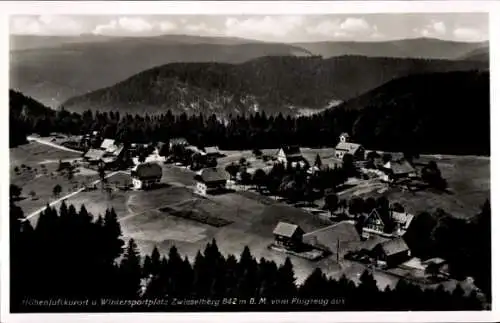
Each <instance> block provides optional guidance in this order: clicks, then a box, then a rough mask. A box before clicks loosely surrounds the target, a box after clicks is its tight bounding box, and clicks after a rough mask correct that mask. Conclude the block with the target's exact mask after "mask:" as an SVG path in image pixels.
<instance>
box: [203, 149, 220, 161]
mask: <svg viewBox="0 0 500 323" xmlns="http://www.w3.org/2000/svg"><path fill="white" fill-rule="evenodd" d="M203 150H204V151H205V156H206V157H207V158H215V157H218V156H219V154H220V153H219V147H217V146H211V147H205V148H204V149H203Z"/></svg>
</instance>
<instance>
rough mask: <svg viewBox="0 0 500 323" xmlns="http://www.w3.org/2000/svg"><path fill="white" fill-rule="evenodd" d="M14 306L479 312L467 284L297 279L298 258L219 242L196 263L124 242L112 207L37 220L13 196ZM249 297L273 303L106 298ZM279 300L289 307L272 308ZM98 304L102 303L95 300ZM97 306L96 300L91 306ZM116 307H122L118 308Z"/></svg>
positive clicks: (66, 209) (65, 211) (51, 211)
mask: <svg viewBox="0 0 500 323" xmlns="http://www.w3.org/2000/svg"><path fill="white" fill-rule="evenodd" d="M10 232H11V234H10V248H11V263H10V264H11V270H10V273H11V277H10V279H11V310H12V311H13V312H44V311H50V312H68V311H70V312H71V311H75V312H85V311H90V312H98V311H105V312H110V311H141V312H143V311H175V310H179V311H193V310H200V311H210V310H213V311H233V310H237V311H241V310H245V311H248V310H264V311H267V310H271V311H279V310H346V311H347V310H350V311H352V310H479V309H481V308H482V304H481V302H480V300H479V299H478V297H477V294H476V293H475V292H472V293H470V294H469V295H465V292H464V290H463V289H462V288H461V287H459V286H458V287H457V288H456V289H455V290H454V291H453V292H451V293H450V292H447V291H445V290H444V289H443V287H442V286H441V287H438V288H437V289H425V290H423V289H421V288H420V287H418V286H416V285H413V284H410V283H407V282H405V281H404V280H400V281H399V282H398V283H397V285H396V286H395V287H394V288H393V289H391V288H389V287H388V288H386V289H385V290H379V288H378V287H377V284H376V281H375V279H374V277H373V275H372V274H371V273H370V271H368V270H367V271H365V272H364V273H363V274H362V275H361V278H360V282H359V283H355V282H353V281H351V280H349V279H347V278H346V277H345V276H343V277H341V278H339V279H333V278H329V277H327V276H326V275H325V274H324V273H322V272H321V270H319V269H316V270H315V271H313V272H312V274H310V275H309V276H308V277H307V279H306V280H305V281H304V282H303V283H297V281H296V277H295V273H294V268H293V265H292V263H291V261H290V259H288V258H287V259H286V261H285V262H284V263H283V264H281V265H278V264H276V263H275V262H274V261H269V260H266V259H259V260H257V259H255V258H254V257H253V256H252V254H251V252H250V249H249V248H248V247H245V248H244V250H243V251H242V253H241V254H240V255H239V256H238V257H237V256H235V255H228V256H223V255H222V254H221V252H220V251H219V248H218V246H217V243H216V241H215V240H212V241H211V242H209V243H208V244H207V245H206V248H205V249H204V250H203V252H201V251H200V252H198V253H197V255H196V257H195V259H194V261H190V260H189V259H188V258H187V257H184V258H183V257H182V256H181V255H180V254H179V252H178V250H177V248H176V247H175V246H173V247H171V248H170V250H169V253H168V255H163V256H162V255H161V254H160V252H159V251H158V249H157V248H154V249H153V251H152V252H151V253H150V254H148V255H146V256H145V257H141V256H140V254H139V251H138V248H137V245H136V243H135V241H134V240H133V239H129V240H128V241H125V240H124V238H123V237H122V234H121V227H120V224H119V222H118V219H117V215H116V213H115V211H114V210H113V209H110V210H107V211H106V212H105V214H104V215H103V216H98V217H96V218H94V217H92V215H91V214H89V213H88V211H87V210H86V208H85V206H83V205H82V206H81V207H80V209H79V210H77V209H76V208H75V207H74V206H73V205H69V206H68V205H66V204H65V203H64V202H63V203H62V204H61V206H60V208H59V210H56V209H55V208H53V207H50V206H47V208H46V209H45V210H44V211H43V212H42V213H41V214H40V216H39V219H38V222H37V223H36V225H35V226H32V225H31V223H30V221H26V220H25V218H24V214H23V211H22V209H21V208H20V207H19V206H17V205H16V204H15V203H14V201H11V205H10ZM293 297H298V298H304V299H306V298H319V297H322V298H328V299H333V298H336V299H337V298H338V299H341V300H342V301H341V303H340V304H339V303H336V304H334V305H332V304H330V305H329V306H327V307H323V306H319V305H311V306H308V307H304V306H302V305H297V304H294V303H293V302H291V300H292V298H293ZM61 298H64V299H65V300H82V299H85V300H90V303H87V306H78V305H75V306H74V307H71V306H70V307H68V306H58V305H54V306H50V307H43V306H33V305H32V301H33V300H48V299H61ZM173 298H187V299H195V298H197V299H199V298H206V299H213V300H216V299H219V300H220V299H222V298H225V299H232V298H234V299H250V298H255V299H258V300H260V299H261V298H264V299H265V300H266V301H265V302H263V303H261V304H260V305H259V304H257V305H255V306H253V307H251V306H249V305H248V304H247V305H244V304H239V305H238V304H236V305H234V304H233V303H232V302H231V303H230V304H226V305H222V304H221V305H220V306H219V307H210V306H208V307H207V306H203V305H200V306H196V307H193V306H187V305H186V306H177V307H175V308H174V307H171V306H165V304H161V305H159V304H156V305H145V303H138V304H142V305H138V306H135V307H132V306H130V304H128V305H123V304H126V303H123V304H122V305H119V303H113V302H110V301H108V302H104V303H103V302H102V300H104V299H107V300H115V301H120V300H122V301H124V302H125V301H127V300H138V301H140V300H142V301H146V300H152V299H164V300H172V299H173ZM274 298H281V299H289V300H290V303H289V304H282V305H271V303H270V300H271V299H274ZM93 301H95V304H94V303H93ZM93 304H94V305H93ZM117 304H118V305H117Z"/></svg>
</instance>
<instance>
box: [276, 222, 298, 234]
mask: <svg viewBox="0 0 500 323" xmlns="http://www.w3.org/2000/svg"><path fill="white" fill-rule="evenodd" d="M295 233H300V234H302V233H304V231H302V229H301V228H300V227H299V226H298V225H296V224H292V223H287V222H280V223H278V225H277V226H276V228H274V231H273V234H276V235H280V236H284V237H288V238H291V237H292V236H293V235H294V234H295Z"/></svg>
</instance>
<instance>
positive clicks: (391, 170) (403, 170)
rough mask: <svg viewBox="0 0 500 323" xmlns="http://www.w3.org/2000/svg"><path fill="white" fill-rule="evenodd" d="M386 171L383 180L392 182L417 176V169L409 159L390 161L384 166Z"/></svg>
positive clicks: (383, 168)
mask: <svg viewBox="0 0 500 323" xmlns="http://www.w3.org/2000/svg"><path fill="white" fill-rule="evenodd" d="M381 170H382V171H383V172H384V175H383V176H382V180H383V181H385V182H392V181H395V180H398V179H403V178H411V177H416V176H417V171H416V170H415V168H414V167H413V166H412V165H411V164H410V163H409V162H408V161H407V160H404V159H402V160H399V161H389V162H387V163H386V164H384V165H383V166H382V169H381Z"/></svg>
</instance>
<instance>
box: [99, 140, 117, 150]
mask: <svg viewBox="0 0 500 323" xmlns="http://www.w3.org/2000/svg"><path fill="white" fill-rule="evenodd" d="M114 145H115V140H114V139H109V138H106V139H104V140H103V141H102V142H101V146H100V147H99V148H101V149H102V150H108V149H110V148H112V146H114Z"/></svg>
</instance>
